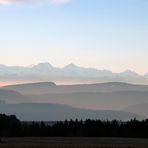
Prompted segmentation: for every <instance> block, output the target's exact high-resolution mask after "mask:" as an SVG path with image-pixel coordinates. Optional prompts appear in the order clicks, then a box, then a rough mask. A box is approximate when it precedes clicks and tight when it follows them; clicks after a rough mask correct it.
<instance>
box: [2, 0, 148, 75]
mask: <svg viewBox="0 0 148 148" xmlns="http://www.w3.org/2000/svg"><path fill="white" fill-rule="evenodd" d="M39 62H50V63H51V64H53V65H55V66H58V67H63V66H64V65H66V64H68V63H71V62H73V63H75V64H78V65H80V66H84V67H96V68H98V69H110V70H112V71H114V72H120V71H124V70H126V69H131V70H134V71H136V72H138V73H141V74H143V73H145V72H148V65H147V63H148V1H147V0H0V63H1V64H7V65H30V64H36V63H39Z"/></svg>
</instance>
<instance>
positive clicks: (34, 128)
mask: <svg viewBox="0 0 148 148" xmlns="http://www.w3.org/2000/svg"><path fill="white" fill-rule="evenodd" d="M0 137H133V138H148V120H143V121H138V120H136V119H133V120H131V121H128V122H121V121H116V120H114V121H101V120H86V121H78V120H75V121H73V120H70V121H64V122H56V123H55V124H54V125H52V126H51V125H47V124H45V123H44V122H31V123H27V122H20V121H19V120H18V119H17V118H16V116H6V115H0Z"/></svg>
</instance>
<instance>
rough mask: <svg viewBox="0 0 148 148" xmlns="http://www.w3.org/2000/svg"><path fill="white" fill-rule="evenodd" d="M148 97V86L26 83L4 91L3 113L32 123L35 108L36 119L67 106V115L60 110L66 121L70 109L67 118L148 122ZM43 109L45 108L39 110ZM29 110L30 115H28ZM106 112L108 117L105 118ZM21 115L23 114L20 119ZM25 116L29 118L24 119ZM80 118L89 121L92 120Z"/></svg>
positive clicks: (1, 97) (0, 95)
mask: <svg viewBox="0 0 148 148" xmlns="http://www.w3.org/2000/svg"><path fill="white" fill-rule="evenodd" d="M147 96H148V85H135V84H129V83H123V82H108V83H95V84H77V85H57V84H55V83H53V82H38V83H26V84H17V85H9V86H5V87H1V88H0V100H1V101H0V104H1V107H0V112H2V113H11V112H12V113H13V112H14V113H17V114H18V116H19V117H20V118H21V119H24V120H25V119H28V120H29V119H31V106H32V112H34V114H32V115H33V116H32V118H33V117H35V116H36V117H37V115H38V114H39V112H42V110H44V109H45V111H46V110H47V111H48V112H50V111H51V110H50V107H51V106H52V104H54V105H56V107H55V108H56V109H55V110H54V111H56V110H57V111H59V110H58V107H60V108H61V106H62V107H63V105H64V107H66V108H65V110H64V111H63V110H60V112H61V113H63V114H61V117H63V118H64V117H66V116H64V114H67V111H66V110H69V108H72V109H70V110H69V116H68V115H67V117H70V116H71V117H76V116H74V114H77V116H78V114H80V115H82V112H83V115H84V113H87V114H86V115H90V114H91V115H92V113H94V116H93V115H92V117H98V118H99V117H104V118H108V119H114V118H117V114H118V115H119V116H118V117H121V118H122V117H123V116H122V115H123V114H124V115H126V116H124V117H123V118H122V119H123V120H125V119H130V118H129V117H133V115H135V117H136V118H137V117H138V118H139V117H143V118H148V105H147V104H148V97H147ZM46 104H48V107H49V109H47V107H46ZM40 105H41V108H40V107H39V106H40ZM28 107H29V110H30V113H29V112H28ZM34 107H35V108H34ZM37 107H38V109H39V110H38V111H37ZM44 107H45V108H44ZM9 108H10V109H9ZM15 108H16V110H15ZM80 110H81V111H80ZM82 110H83V111H82ZM7 111H9V112H7ZM72 111H74V112H72ZM77 111H78V112H77ZM93 111H94V112H93ZM104 111H105V113H107V114H104ZM106 111H107V112H106ZM51 112H52V111H51ZM60 112H58V113H60ZM65 112H66V113H65ZM125 112H126V114H125ZM19 113H22V114H21V115H20V114H19ZM35 113H36V114H35ZM44 113H45V112H44ZM109 113H110V114H109ZM96 114H98V115H99V116H95V115H96ZM120 114H121V116H120ZM23 115H24V116H25V118H23ZM27 115H28V118H27ZM131 115H132V116H131ZM53 116H54V119H58V118H56V116H57V114H53ZM38 117H39V116H38ZM42 117H43V119H45V115H44V114H41V116H40V118H38V119H41V118H42ZM46 117H47V116H46ZM49 117H50V118H49ZM51 117H52V116H48V118H49V119H53V118H51ZM78 117H83V118H86V117H88V116H78ZM126 117H127V118H126ZM59 119H61V118H59ZM118 119H120V118H118Z"/></svg>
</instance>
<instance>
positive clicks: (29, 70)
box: [0, 63, 148, 84]
mask: <svg viewBox="0 0 148 148" xmlns="http://www.w3.org/2000/svg"><path fill="white" fill-rule="evenodd" d="M147 75H148V74H145V75H139V74H137V73H136V72H134V71H131V70H126V71H124V72H120V73H113V72H112V71H110V70H98V69H95V68H84V67H80V66H77V65H75V64H73V63H71V64H68V65H66V66H65V67H63V68H58V67H54V66H52V65H51V64H50V63H39V64H37V65H33V66H29V67H22V66H6V65H2V64H1V65H0V80H1V81H2V80H6V81H12V80H13V81H24V82H25V81H26V82H37V81H54V82H59V83H60V82H61V81H64V82H65V83H66V82H68V83H71V84H72V83H97V82H99V83H100V82H109V81H110V82H113V81H121V82H128V83H138V84H148V76H147Z"/></svg>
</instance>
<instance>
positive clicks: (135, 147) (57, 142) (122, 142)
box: [0, 138, 148, 148]
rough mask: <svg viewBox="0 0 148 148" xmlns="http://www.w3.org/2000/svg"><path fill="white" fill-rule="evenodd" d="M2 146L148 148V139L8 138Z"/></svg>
mask: <svg viewBox="0 0 148 148" xmlns="http://www.w3.org/2000/svg"><path fill="white" fill-rule="evenodd" d="M0 148H148V139H123V138H6V139H3V143H2V144H0Z"/></svg>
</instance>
